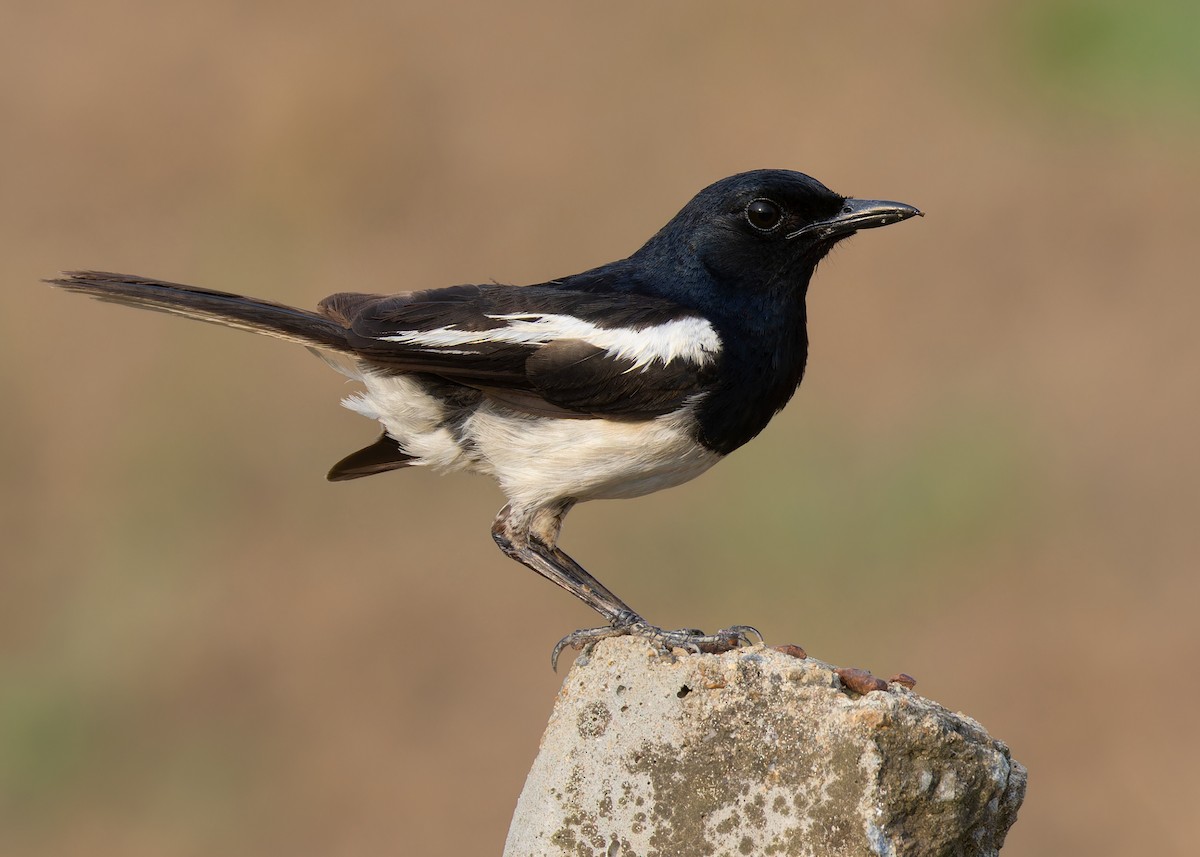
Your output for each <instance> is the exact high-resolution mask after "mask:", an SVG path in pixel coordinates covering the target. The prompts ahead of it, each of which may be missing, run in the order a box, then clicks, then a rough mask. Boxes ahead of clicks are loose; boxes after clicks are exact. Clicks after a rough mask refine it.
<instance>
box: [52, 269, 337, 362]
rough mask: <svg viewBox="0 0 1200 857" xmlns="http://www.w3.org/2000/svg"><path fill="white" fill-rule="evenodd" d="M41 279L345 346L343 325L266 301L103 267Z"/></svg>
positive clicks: (103, 296) (106, 297) (319, 344)
mask: <svg viewBox="0 0 1200 857" xmlns="http://www.w3.org/2000/svg"><path fill="white" fill-rule="evenodd" d="M46 282H47V283H49V284H50V285H52V286H59V287H60V288H64V289H67V290H68V291H72V292H81V293H83V294H85V295H90V296H92V297H94V298H98V299H99V300H102V301H111V302H113V303H118V304H126V305H127V306H134V307H141V308H142V309H151V310H157V311H159V312H169V313H173V314H175V315H182V316H186V317H187V318H194V319H198V320H200V321H208V322H212V323H214V324H222V325H225V326H226V327H236V328H238V329H239V330H249V331H252V332H254V333H262V334H265V335H267V336H273V337H275V338H276V339H286V340H288V341H289V342H298V343H300V344H302V345H307V346H310V347H313V348H321V349H332V350H334V351H347V352H348V351H350V348H349V346H348V345H347V343H346V329H345V328H344V327H342V326H341V325H340V324H338V323H336V322H334V321H331V320H330V319H328V318H325V317H323V316H320V315H317V314H316V313H312V312H307V311H305V310H301V309H296V308H294V307H289V306H284V305H283V304H277V303H272V302H271V301H262V300H258V299H256V298H247V297H243V296H242V295H234V294H230V293H228V292H218V291H213V290H212V289H201V288H197V287H196V286H181V285H179V284H177V283H165V282H163V281H161V280H150V279H147V278H146V277H138V276H132V275H129V274H109V273H105V272H104V271H67V272H65V273H64V274H63V275H62V277H60V278H57V279H53V280H46Z"/></svg>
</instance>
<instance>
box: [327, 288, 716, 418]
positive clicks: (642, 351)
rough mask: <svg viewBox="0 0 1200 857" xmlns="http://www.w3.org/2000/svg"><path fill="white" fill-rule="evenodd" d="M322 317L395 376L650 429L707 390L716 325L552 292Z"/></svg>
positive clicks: (361, 308)
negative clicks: (339, 325) (655, 419)
mask: <svg viewBox="0 0 1200 857" xmlns="http://www.w3.org/2000/svg"><path fill="white" fill-rule="evenodd" d="M321 308H322V311H323V312H324V313H325V314H326V315H327V316H329V317H331V318H334V319H336V320H339V321H342V322H343V323H345V324H346V325H347V327H348V328H349V336H348V339H349V342H350V346H351V347H352V348H353V349H354V351H355V352H356V353H357V354H358V355H359V357H360V358H361V359H362V360H363V361H364V362H366V363H367V364H368V365H369V366H371V367H373V368H375V369H377V370H379V371H384V372H389V371H390V372H426V373H430V374H434V375H438V376H441V377H443V378H446V379H448V380H451V381H455V382H458V383H460V384H465V385H467V386H471V387H475V388H478V389H481V390H484V391H485V392H486V393H488V395H491V396H493V398H496V399H499V400H501V401H505V402H506V403H508V404H510V405H512V406H514V407H518V408H521V409H524V410H529V411H532V412H543V413H560V414H563V415H567V414H569V415H576V416H589V415H594V416H606V417H626V418H644V417H650V416H654V415H657V414H664V413H668V412H670V411H673V410H675V409H677V408H679V407H680V406H681V405H682V404H684V402H686V401H687V399H688V398H689V397H690V396H693V395H694V394H697V393H700V392H702V391H703V390H704V389H705V384H706V382H707V381H708V380H709V378H710V377H711V374H712V373H713V371H714V370H715V365H716V362H717V359H718V357H719V354H720V350H721V342H720V338H719V337H718V336H717V333H716V331H715V330H714V329H713V327H712V325H711V324H709V322H708V321H706V320H705V319H704V318H703V317H701V316H700V315H698V314H696V313H695V312H693V311H691V310H688V309H685V308H683V307H681V306H679V305H677V304H674V303H671V302H669V301H664V300H661V299H655V298H648V297H645V296H640V295H631V294H621V293H611V292H609V293H602V294H598V293H588V292H574V291H567V290H562V289H557V288H553V287H549V286H530V287H525V288H514V287H511V286H452V287H450V288H446V289H436V290H431V291H424V292H413V293H410V294H404V295H396V296H392V297H386V298H384V297H379V296H375V295H353V294H341V295H334V296H332V297H330V298H327V299H326V300H325V301H323V302H322V305H321Z"/></svg>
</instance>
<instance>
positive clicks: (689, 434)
mask: <svg viewBox="0 0 1200 857" xmlns="http://www.w3.org/2000/svg"><path fill="white" fill-rule="evenodd" d="M362 381H363V383H364V384H365V385H366V390H365V391H364V392H362V393H357V394H355V395H353V396H350V397H348V398H346V399H345V400H344V401H343V404H344V405H345V406H346V407H348V408H350V409H351V410H353V411H356V412H357V413H360V414H362V415H363V416H365V417H369V418H371V419H375V420H379V422H380V423H382V424H383V427H384V429H385V430H386V431H387V433H388V434H389V435H390V436H391V437H393V438H395V439H396V440H397V441H398V442H399V444H400V446H401V448H402V449H403V450H404V451H405V452H407V453H408V454H409V455H413V456H416V457H417V459H418V460H417V461H416V462H414V463H415V464H421V465H427V466H430V467H433V468H435V469H437V470H442V471H449V470H467V471H470V472H474V473H481V474H483V475H487V476H491V477H492V478H494V479H495V480H496V481H497V482H499V483H500V487H501V489H502V490H503V491H504V493H505V495H506V496H507V497H508V499H509V500H510V501H511V502H512V503H513V505H514V506H518V507H525V508H533V507H538V506H541V505H544V504H548V503H552V502H554V501H557V500H563V499H566V498H573V499H575V500H578V501H583V500H595V499H604V498H617V497H638V496H641V495H642V494H649V493H651V492H653V491H658V490H659V489H661V488H668V487H671V486H673V485H680V484H682V483H684V482H687V481H688V480H690V479H694V478H695V477H697V476H699V475H700V474H701V473H703V472H704V471H705V470H707V469H708V468H710V467H712V465H713V464H715V463H716V462H717V461H718V460H719V458H720V456H718V455H716V454H715V453H713V452H710V451H709V450H706V449H705V448H704V447H702V446H700V444H698V443H697V442H696V441H695V439H694V435H693V427H694V422H695V417H694V415H693V410H694V407H695V404H696V403H695V402H691V403H689V404H687V405H685V406H684V407H682V408H680V409H679V410H677V411H675V412H673V413H670V414H665V415H663V416H660V417H657V418H655V419H652V420H643V421H631V420H605V419H570V418H567V419H556V418H553V417H546V416H531V415H528V414H525V413H521V412H518V411H514V410H513V409H511V408H509V407H507V406H505V405H503V404H500V403H498V402H493V401H491V400H488V399H485V400H484V401H483V402H482V404H481V405H480V406H479V408H478V409H477V410H476V411H475V413H474V414H472V415H471V416H470V418H469V419H468V420H467V421H466V423H465V424H464V426H463V429H462V432H461V434H460V437H455V435H454V433H453V432H451V431H450V429H448V428H446V427H445V426H444V425H443V424H442V422H443V418H444V410H443V407H442V405H441V403H440V402H439V401H438V400H437V399H436V398H435V397H433V396H431V395H429V394H428V393H426V392H425V390H424V387H423V386H422V384H421V382H420V381H419V380H416V379H414V378H412V377H410V376H406V375H390V376H384V375H370V374H368V375H365V376H364V377H363V378H362Z"/></svg>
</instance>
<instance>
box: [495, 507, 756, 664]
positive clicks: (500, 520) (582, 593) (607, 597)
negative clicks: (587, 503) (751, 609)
mask: <svg viewBox="0 0 1200 857" xmlns="http://www.w3.org/2000/svg"><path fill="white" fill-rule="evenodd" d="M573 505H574V501H562V502H561V503H558V504H556V505H554V506H549V507H540V508H535V509H519V508H518V509H514V508H513V507H512V506H511V505H508V506H505V507H504V508H503V509H501V510H500V514H499V515H497V516H496V521H495V523H494V524H493V525H492V538H493V539H495V541H496V544H497V545H499V546H500V549H501V550H502V551H504V553H506V554H507V555H508V556H510V557H512V558H513V559H515V560H516V561H517V562H519V563H521V564H522V565H524V566H526V567H528V568H531V569H533V570H534V571H536V572H537V573H538V574H540V575H541V576H542V577H544V578H546V579H547V580H549V581H550V582H552V583H555V584H557V585H559V586H561V587H562V588H563V589H565V590H567V591H568V592H570V593H571V594H572V595H574V596H575V597H576V598H578V599H579V600H580V601H582V602H583V603H584V604H586V605H588V606H589V607H591V608H592V609H593V610H595V611H596V612H597V613H599V614H600V615H601V616H603V617H604V618H605V620H607V622H608V625H607V626H603V627H600V628H584V629H581V630H578V631H574V632H572V633H570V634H568V635H567V636H565V637H563V638H562V639H561V640H560V641H559V642H558V645H556V646H555V647H554V652H553V654H552V655H551V656H550V664H551V666H553V667H557V663H558V656H559V654H560V653H561V652H562V650H563V649H565V648H567V647H570V648H573V649H581V648H583V647H584V646H587V645H590V644H592V643H595V642H598V641H599V640H603V639H605V638H607V637H618V636H622V635H625V634H633V635H635V636H639V637H645V638H646V639H647V640H649V641H650V642H651V643H653V644H655V645H656V646H658V647H659V648H661V649H664V650H670V649H672V648H676V647H679V648H685V649H690V650H693V651H697V652H727V651H729V650H730V649H734V648H737V647H738V646H740V645H741V644H743V643H749V642H750V638H749V636H748V635H749V634H750V633H753V634H756V635H757V636H758V637H759V638H760V639H761V638H762V635H761V634H759V633H758V631H757V630H756V629H755V628H752V627H751V626H749V625H734V626H732V627H729V628H725V629H722V630H720V631H718V632H717V633H715V634H705V633H704V632H703V631H700V630H698V629H696V628H681V629H679V630H675V631H664V630H663V629H662V628H659V627H657V626H655V625H651V624H650V623H649V622H647V621H646V620H645V619H643V618H642V617H641V616H640V615H638V613H636V612H635V611H634V610H633V609H631V608H630V607H629V605H628V604H626V603H625V602H624V601H622V600H621V599H620V598H618V597H617V596H616V595H614V594H613V593H612V592H611V591H610V590H609V589H608V587H606V586H605V585H604V584H603V583H601V582H600V581H598V580H597V579H596V578H594V577H592V575H590V574H589V573H588V572H587V571H586V570H585V569H584V568H583V566H581V565H580V564H579V563H577V562H575V560H573V559H571V557H570V556H568V555H567V553H566V552H565V551H563V550H562V548H560V547H558V546H557V544H556V542H557V541H558V534H559V532H560V531H561V529H562V520H563V517H564V516H565V515H566V514H567V512H568V511H570V509H571V507H572V506H573Z"/></svg>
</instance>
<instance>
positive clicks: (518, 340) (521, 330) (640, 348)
mask: <svg viewBox="0 0 1200 857" xmlns="http://www.w3.org/2000/svg"><path fill="white" fill-rule="evenodd" d="M488 318H492V319H495V320H497V321H505V322H508V324H507V325H505V326H504V327H497V328H493V329H492V330H459V329H458V328H456V327H455V326H454V325H447V326H445V327H437V328H433V329H432V330H403V331H400V332H398V333H394V334H392V335H390V336H382V337H380V339H384V340H387V341H388V342H399V343H401V344H404V345H415V346H418V347H419V346H425V347H428V348H436V349H449V348H453V347H455V346H462V345H482V344H484V343H488V342H502V343H508V344H512V345H545V344H546V343H549V342H553V341H555V340H557V339H580V340H583V341H584V342H587V343H589V344H591V345H594V346H596V347H597V348H601V349H603V350H604V351H605V352H606V353H607V354H608V355H609V356H610V357H617V358H621V359H625V360H631V361H633V366H632V367H631V369H630V370H628V371H633V370H635V369H641V368H643V367H645V366H647V365H649V364H650V363H652V362H654V361H656V360H657V361H659V362H662V363H670V362H671V361H672V360H675V359H679V358H682V359H684V360H690V361H691V362H692V363H695V364H697V365H699V366H704V365H706V364H707V363H709V362H710V361H711V360H713V359H714V358H715V357H716V356H717V354H718V353H719V352H720V350H721V338H720V337H719V336H718V335H717V332H716V331H715V330H714V329H713V326H712V325H711V324H709V323H708V322H707V321H705V320H704V319H702V318H681V319H676V320H674V321H668V322H666V323H665V324H658V325H654V326H652V327H643V328H641V329H640V330H639V329H634V328H628V327H598V326H596V325H594V324H592V323H591V322H588V321H584V320H582V319H579V318H575V317H574V316H570V315H556V314H553V313H534V312H529V313H510V314H507V315H489V316H488ZM449 353H454V354H457V353H463V352H460V351H451V352H449Z"/></svg>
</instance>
